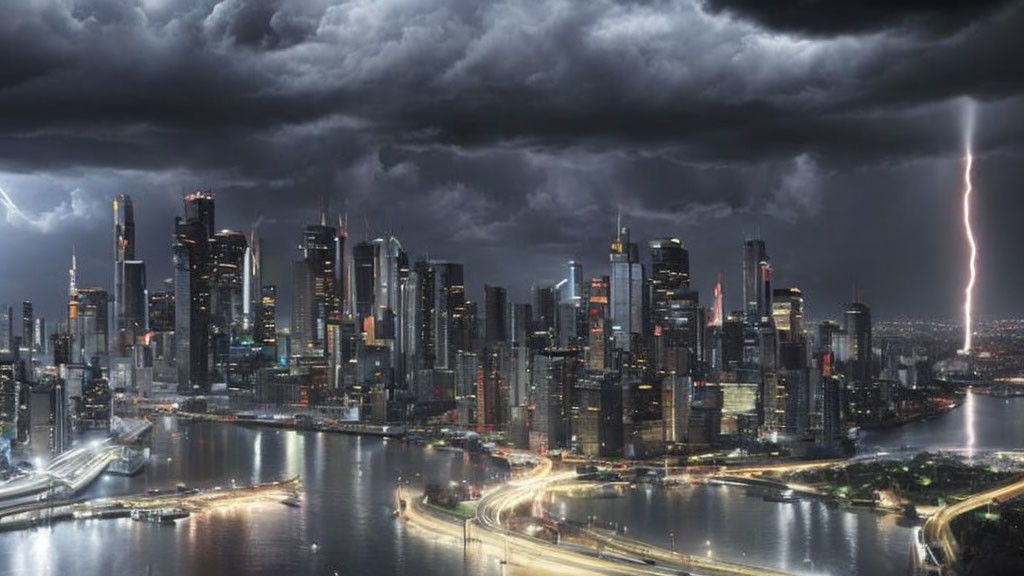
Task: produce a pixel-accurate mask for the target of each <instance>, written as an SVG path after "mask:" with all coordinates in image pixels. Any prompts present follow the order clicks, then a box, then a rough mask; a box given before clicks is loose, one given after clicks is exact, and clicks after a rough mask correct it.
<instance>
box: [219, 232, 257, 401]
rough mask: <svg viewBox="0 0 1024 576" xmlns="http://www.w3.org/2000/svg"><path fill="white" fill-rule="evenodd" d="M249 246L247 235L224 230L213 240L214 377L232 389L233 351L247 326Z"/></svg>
mask: <svg viewBox="0 0 1024 576" xmlns="http://www.w3.org/2000/svg"><path fill="white" fill-rule="evenodd" d="M248 244H249V242H248V239H247V238H246V236H245V234H243V233H241V232H236V231H234V230H222V231H220V232H217V233H216V234H214V235H213V236H212V237H211V238H210V355H211V358H212V362H213V368H214V376H215V377H216V379H217V380H223V381H225V382H228V385H232V382H229V381H228V372H229V371H230V365H231V360H230V356H231V348H232V346H233V345H235V344H237V343H238V340H237V338H238V336H240V335H241V334H242V333H243V332H244V330H245V325H246V320H245V292H244V287H245V283H246V274H245V269H246V264H245V262H246V253H247V251H248ZM233 387H234V386H233Z"/></svg>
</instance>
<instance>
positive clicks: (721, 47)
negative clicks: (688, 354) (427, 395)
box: [0, 0, 1024, 318]
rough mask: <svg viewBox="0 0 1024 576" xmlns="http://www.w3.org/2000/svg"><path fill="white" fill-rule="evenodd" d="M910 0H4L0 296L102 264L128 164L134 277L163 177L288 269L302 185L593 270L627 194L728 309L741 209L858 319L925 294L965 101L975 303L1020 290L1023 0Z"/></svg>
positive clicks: (952, 180) (517, 263)
mask: <svg viewBox="0 0 1024 576" xmlns="http://www.w3.org/2000/svg"><path fill="white" fill-rule="evenodd" d="M767 4H771V5H772V9H768V8H766V5H767ZM933 4H935V5H941V4H945V3H933V2H927V1H924V0H868V1H861V2H839V1H825V0H820V1H813V0H783V1H777V2H770V3H768V2H763V1H760V0H707V1H704V2H701V1H698V0H693V1H688V0H680V1H677V2H661V1H656V0H649V1H645V0H637V1H632V2H629V1H610V0H590V1H586V2H570V1H562V0H524V1H517V0H501V1H495V2H481V1H480V0H352V1H347V2H344V1H340V0H302V1H300V0H224V1H220V2H217V1H216V0H119V1H115V0H78V1H75V0H33V1H30V2H8V3H5V5H4V6H3V8H0V189H2V191H3V193H2V194H0V301H9V302H10V301H20V300H23V299H32V300H34V301H36V302H37V303H38V304H37V306H39V307H40V308H42V309H43V311H44V314H46V315H49V316H50V317H53V316H55V315H57V314H58V310H59V309H60V303H61V301H62V300H63V295H64V292H65V291H66V282H67V280H66V278H67V267H68V264H67V263H68V260H69V255H70V252H71V247H72V245H76V246H77V250H78V253H79V255H80V258H79V259H80V268H81V270H82V272H81V276H82V278H81V280H80V282H81V283H82V284H88V285H109V284H110V283H111V279H112V276H113V270H112V264H111V262H110V259H111V258H112V254H111V251H112V246H111V245H112V241H111V238H110V235H111V232H110V225H111V218H112V215H111V208H110V199H111V197H112V196H113V195H115V194H117V193H122V192H123V193H129V194H131V195H132V196H133V197H134V198H135V201H136V214H137V220H138V221H139V244H140V252H141V256H142V257H143V258H145V259H146V260H147V261H148V263H149V266H150V285H151V288H154V289H156V288H158V287H159V283H160V279H161V278H164V277H166V276H167V275H168V274H169V268H170V266H169V252H170V250H169V246H170V236H171V232H172V223H173V217H174V215H175V214H176V213H178V211H179V210H180V200H181V196H182V194H183V193H184V192H187V191H192V190H195V189H198V188H212V189H213V190H214V191H215V193H216V196H217V210H218V223H217V225H218V227H232V228H240V229H248V228H249V226H250V225H252V223H254V222H256V221H260V222H261V230H262V232H263V234H264V236H265V238H266V241H267V242H268V243H269V244H270V246H269V249H268V252H269V257H270V259H271V261H270V262H268V268H269V276H270V279H271V280H273V281H276V282H278V283H279V284H282V285H283V284H286V283H287V274H286V271H287V270H288V269H289V267H288V265H287V263H288V261H289V260H290V259H292V258H294V257H295V256H296V253H297V251H296V249H295V247H296V245H297V243H298V241H299V237H300V233H301V228H302V226H303V225H304V224H305V223H306V222H309V221H311V220H312V219H314V218H315V214H316V210H317V201H316V198H317V195H318V194H319V193H321V192H326V193H328V194H329V195H330V197H331V201H332V206H333V207H334V208H336V209H341V208H343V207H344V208H347V211H348V214H349V218H350V228H351V230H352V236H353V237H354V238H355V239H357V240H358V239H362V238H363V237H365V236H366V235H368V234H369V235H381V234H384V233H388V232H391V233H394V234H395V235H396V236H397V237H398V238H399V239H400V240H401V241H402V242H403V244H404V245H405V246H406V247H407V249H408V250H409V251H410V252H411V253H412V254H413V255H414V256H416V255H427V254H429V256H430V257H437V258H451V259H457V260H462V261H464V262H465V263H466V267H467V283H468V284H469V285H470V287H471V294H479V292H480V288H479V287H480V286H482V284H483V283H484V282H491V283H497V284H503V285H506V286H508V287H509V288H510V291H511V295H512V296H513V299H515V300H522V299H525V298H527V297H528V291H529V287H530V285H531V284H532V283H534V282H539V281H543V280H557V279H560V278H561V277H562V276H563V272H562V268H563V265H564V262H565V261H566V260H569V259H579V260H582V261H583V262H584V266H585V272H586V273H587V274H588V275H597V274H606V273H607V247H608V242H609V240H610V238H611V236H612V235H613V233H614V227H615V217H616V213H617V212H618V211H621V214H622V218H623V221H624V223H625V224H627V225H629V226H631V227H632V228H633V230H634V236H635V237H636V238H637V239H639V240H641V241H645V240H646V239H649V238H651V237H654V236H663V235H674V236H679V237H681V238H682V239H683V240H684V242H685V243H686V244H687V245H688V246H689V248H690V251H691V260H692V262H693V274H694V277H695V285H696V287H697V288H699V289H700V290H701V291H702V293H703V294H705V295H707V296H709V295H710V287H711V284H712V283H713V281H714V277H715V275H716V274H717V273H718V272H719V271H721V272H723V273H724V277H725V280H726V296H727V306H729V307H730V308H734V307H738V306H739V304H740V288H739V265H740V257H741V243H742V240H743V239H744V237H748V236H752V235H758V234H759V235H760V236H762V237H763V238H764V239H765V240H766V241H767V243H768V248H769V253H770V254H771V255H772V257H773V260H774V265H775V270H776V274H775V278H776V284H778V285H789V284H793V285H799V286H800V287H801V288H802V289H803V290H804V291H805V293H806V294H807V296H808V307H809V313H810V315H811V316H814V317H823V316H826V315H829V314H833V313H835V312H836V311H838V310H839V309H840V307H841V305H842V304H843V303H844V302H846V301H848V300H849V298H850V294H851V286H852V285H853V284H854V283H855V282H856V283H859V284H860V285H861V286H862V293H863V295H864V298H865V299H866V300H867V301H868V302H869V303H870V304H872V306H873V307H874V309H875V311H876V314H877V315H878V316H881V317H883V318H884V317H889V318H892V317H933V318H951V317H954V316H955V315H957V314H958V307H959V305H960V293H961V289H962V284H963V279H964V275H965V270H966V263H965V255H966V250H965V248H964V245H963V241H962V236H961V227H960V211H959V210H960V190H961V188H960V186H961V169H962V156H963V152H964V147H965V125H966V122H965V118H966V116H967V112H966V111H967V110H968V109H969V108H970V107H971V104H970V103H971V102H974V103H975V104H974V107H975V109H976V122H975V124H976V127H975V130H974V137H973V147H974V151H975V155H976V156H977V160H976V163H975V184H976V190H977V195H976V196H975V204H974V209H975V216H976V225H977V227H978V228H979V233H978V236H979V242H980V246H981V256H980V270H981V278H980V281H979V288H978V293H979V300H980V302H979V304H978V306H977V307H978V308H979V311H980V313H981V314H982V315H983V316H1017V317H1019V316H1021V315H1022V314H1021V313H1022V312H1024V310H1022V306H1021V304H1020V292H1021V286H1022V285H1024V266H1022V264H1024V262H1022V260H1024V250H1022V248H1021V246H1024V227H1022V226H1020V224H1019V220H1020V217H1021V215H1022V214H1024V198H1022V196H1021V194H1020V193H1019V186H1020V182H1022V181H1024V162H1022V161H1021V156H1022V143H1024V100H1022V94H1024V93H1022V90H1024V61H1022V60H1021V58H1020V55H1021V54H1024V35H1022V34H1021V33H1020V31H1021V30H1024V4H1022V3H1021V2H1003V1H974V2H970V3H964V4H969V7H968V8H956V9H945V8H942V9H938V8H934V7H933ZM285 292H286V293H287V291H285ZM285 300H286V301H287V299H285ZM285 307H287V304H285Z"/></svg>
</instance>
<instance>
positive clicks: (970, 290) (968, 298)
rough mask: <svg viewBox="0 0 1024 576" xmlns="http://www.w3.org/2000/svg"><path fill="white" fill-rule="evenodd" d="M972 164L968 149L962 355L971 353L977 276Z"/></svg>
mask: <svg viewBox="0 0 1024 576" xmlns="http://www.w3.org/2000/svg"><path fill="white" fill-rule="evenodd" d="M973 164H974V156H973V155H972V154H971V151H970V149H968V150H967V159H966V161H965V162H964V236H966V237H967V245H968V247H969V248H970V264H969V269H970V272H969V275H968V277H967V287H966V288H965V289H964V350H963V351H964V353H965V354H966V353H969V352H970V351H971V332H973V330H972V328H973V322H974V318H973V313H974V310H973V307H974V283H975V281H976V280H977V276H978V263H977V260H978V243H977V242H975V240H974V230H973V229H972V228H971V192H972V191H973V189H974V188H973V186H971V167H972V165H973Z"/></svg>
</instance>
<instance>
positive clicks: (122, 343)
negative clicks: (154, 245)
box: [111, 260, 147, 356]
mask: <svg viewBox="0 0 1024 576" xmlns="http://www.w3.org/2000/svg"><path fill="white" fill-rule="evenodd" d="M118 265H119V266H120V267H121V288H120V292H121V293H120V296H119V297H118V295H115V300H116V301H115V305H117V306H119V308H118V314H119V316H115V318H118V321H119V322H120V325H119V326H118V334H117V340H118V341H117V342H116V345H117V347H116V349H114V350H112V351H111V354H112V355H117V356H130V355H131V351H132V349H133V348H134V347H135V345H136V344H137V342H138V340H139V339H140V338H142V336H143V335H144V334H145V333H146V332H147V329H146V328H147V324H146V320H147V318H146V294H147V291H146V265H145V263H143V262H141V261H139V260H125V261H122V262H120V263H119V264H118ZM118 298H119V300H118Z"/></svg>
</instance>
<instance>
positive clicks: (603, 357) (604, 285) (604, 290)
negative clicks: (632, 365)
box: [587, 276, 608, 370]
mask: <svg viewBox="0 0 1024 576" xmlns="http://www.w3.org/2000/svg"><path fill="white" fill-rule="evenodd" d="M607 319H608V277H607V276H601V277H598V278H594V279H592V280H591V281H590V297H589V299H588V310H587V330H588V338H587V368H589V369H591V370H604V369H605V368H607V367H608V351H607V348H608V324H607Z"/></svg>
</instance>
